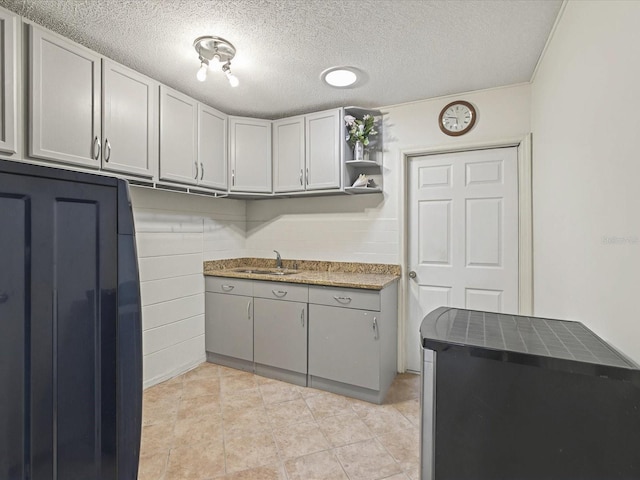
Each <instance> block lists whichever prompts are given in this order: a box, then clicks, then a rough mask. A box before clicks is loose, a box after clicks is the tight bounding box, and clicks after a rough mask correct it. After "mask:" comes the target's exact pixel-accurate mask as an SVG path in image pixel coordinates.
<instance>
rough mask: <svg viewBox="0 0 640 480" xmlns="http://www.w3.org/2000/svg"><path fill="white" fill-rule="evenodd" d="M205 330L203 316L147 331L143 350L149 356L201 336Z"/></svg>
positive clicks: (143, 337) (143, 338)
mask: <svg viewBox="0 0 640 480" xmlns="http://www.w3.org/2000/svg"><path fill="white" fill-rule="evenodd" d="M203 328H204V315H203V314H200V315H196V316H195V317H191V318H185V319H183V320H180V321H177V322H173V323H169V324H167V325H162V326H160V327H157V328H150V329H147V330H145V331H144V334H143V335H142V348H143V349H144V351H145V352H147V355H148V354H151V353H155V352H157V351H159V350H164V349H166V348H169V347H171V346H172V345H175V344H177V343H182V342H186V341H187V340H189V339H191V338H195V337H197V336H199V335H201V334H202V331H203Z"/></svg>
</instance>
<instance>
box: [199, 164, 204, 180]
mask: <svg viewBox="0 0 640 480" xmlns="http://www.w3.org/2000/svg"><path fill="white" fill-rule="evenodd" d="M203 178H204V163H202V162H201V163H200V180H202V179H203Z"/></svg>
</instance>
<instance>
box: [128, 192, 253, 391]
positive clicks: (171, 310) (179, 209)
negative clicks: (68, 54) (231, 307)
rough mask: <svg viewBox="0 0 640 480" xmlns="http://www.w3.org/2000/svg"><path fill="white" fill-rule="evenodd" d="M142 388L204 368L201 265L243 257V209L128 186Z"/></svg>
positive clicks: (238, 204) (238, 205)
mask: <svg viewBox="0 0 640 480" xmlns="http://www.w3.org/2000/svg"><path fill="white" fill-rule="evenodd" d="M131 197H132V203H133V213H134V219H135V224H136V241H137V247H138V262H139V266H140V291H141V296H142V330H143V333H142V338H143V348H142V350H143V354H144V364H143V369H144V375H143V377H144V385H145V386H149V385H153V384H155V383H158V382H160V381H162V380H164V379H167V378H170V377H172V376H174V375H177V374H178V373H181V372H183V371H185V370H188V369H189V368H190V367H192V366H194V365H197V364H198V363H201V362H203V361H204V358H205V349H204V280H203V277H202V262H203V260H215V259H220V258H229V257H240V256H242V255H244V246H245V235H246V232H245V202H244V201H238V200H226V199H213V198H210V197H200V196H191V195H186V194H180V193H173V192H163V191H154V190H150V189H146V188H140V187H132V188H131Z"/></svg>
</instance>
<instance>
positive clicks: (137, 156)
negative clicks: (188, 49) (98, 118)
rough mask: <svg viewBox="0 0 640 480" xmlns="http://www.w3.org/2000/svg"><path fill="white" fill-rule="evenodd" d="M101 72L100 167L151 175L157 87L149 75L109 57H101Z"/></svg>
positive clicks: (155, 157) (155, 160) (153, 167)
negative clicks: (101, 153) (101, 131)
mask: <svg viewBox="0 0 640 480" xmlns="http://www.w3.org/2000/svg"><path fill="white" fill-rule="evenodd" d="M102 75H103V81H102V91H103V94H102V98H103V107H104V109H103V115H104V121H103V124H102V127H103V132H104V134H103V135H102V138H103V140H104V146H103V148H104V150H103V155H102V159H103V161H102V167H103V168H104V169H105V170H111V171H114V172H123V173H131V174H134V175H140V176H142V177H148V178H150V177H153V175H154V173H155V170H156V168H155V166H156V165H157V162H158V154H157V151H158V150H157V146H156V138H157V134H156V131H157V128H158V124H157V117H156V111H157V108H156V107H157V103H158V87H157V85H156V84H155V82H154V81H153V80H151V79H150V78H147V77H145V76H143V75H140V74H139V73H137V72H134V71H133V70H129V69H128V68H126V67H123V66H122V65H118V64H117V63H115V62H112V61H109V60H103V61H102Z"/></svg>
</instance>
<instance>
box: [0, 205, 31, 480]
mask: <svg viewBox="0 0 640 480" xmlns="http://www.w3.org/2000/svg"><path fill="white" fill-rule="evenodd" d="M28 218H29V200H28V198H26V197H24V196H22V195H7V194H5V193H0V478H6V479H22V478H25V467H24V463H25V462H24V461H25V458H26V457H27V455H28V451H27V449H26V448H25V440H26V438H25V433H24V432H25V430H26V428H27V422H28V415H27V412H26V411H25V399H26V395H27V392H26V389H27V386H28V384H27V381H26V380H27V376H26V373H27V372H26V367H25V365H26V362H27V354H28V349H27V348H26V339H25V334H26V330H25V326H26V318H27V313H28V307H27V305H28V300H29V299H28V296H27V295H26V293H27V282H28V278H29V263H30V258H29V251H30V237H29V222H28Z"/></svg>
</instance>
